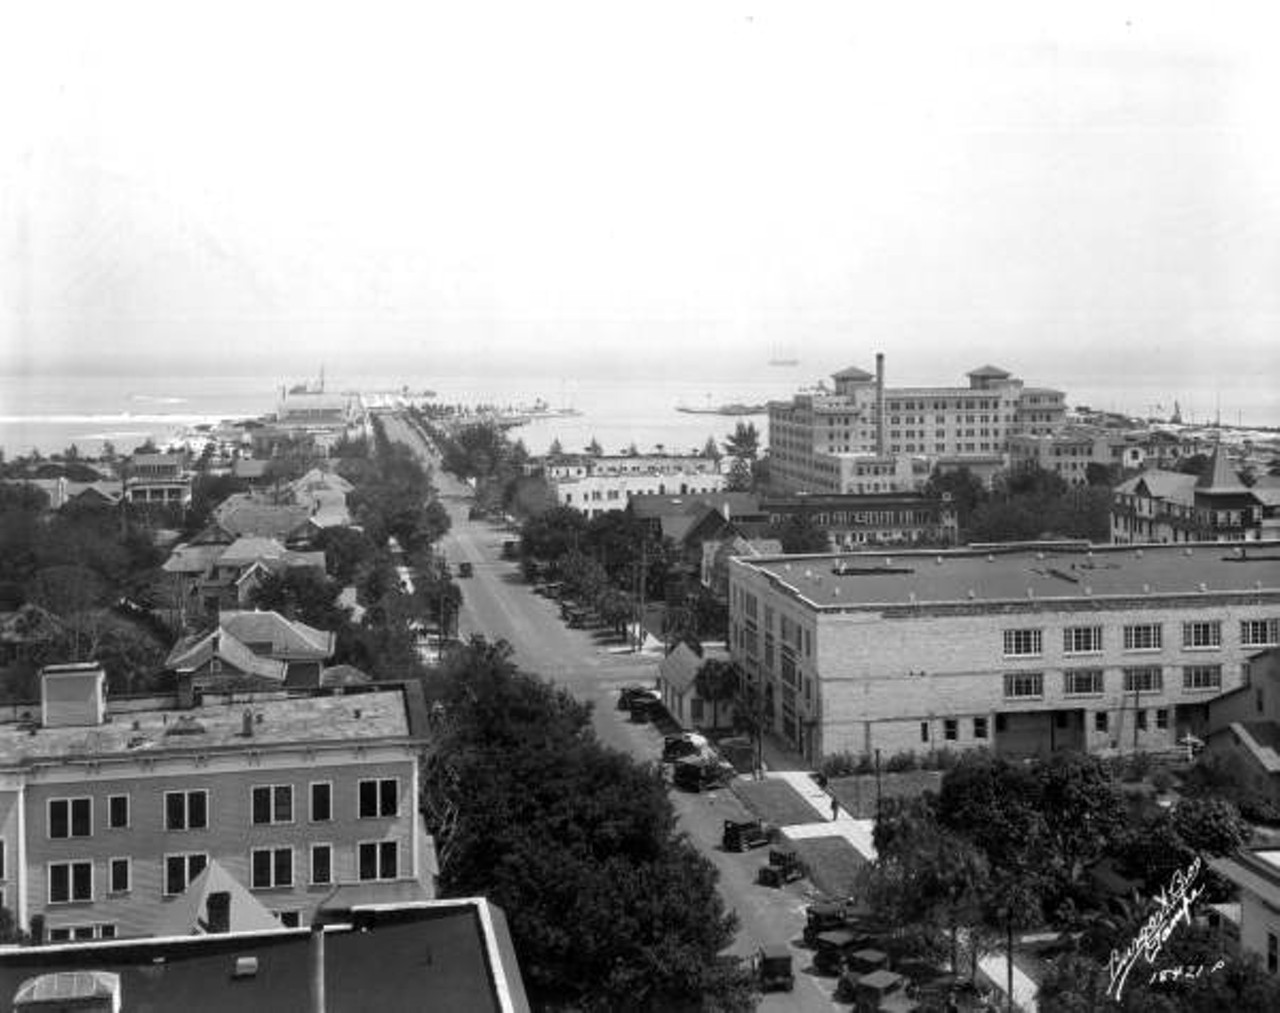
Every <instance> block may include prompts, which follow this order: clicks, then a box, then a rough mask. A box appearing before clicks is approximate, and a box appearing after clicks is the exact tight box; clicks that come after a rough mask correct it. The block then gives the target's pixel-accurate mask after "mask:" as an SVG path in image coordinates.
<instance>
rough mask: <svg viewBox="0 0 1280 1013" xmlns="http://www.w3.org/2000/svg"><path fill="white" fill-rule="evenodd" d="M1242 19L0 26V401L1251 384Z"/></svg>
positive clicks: (276, 19) (732, 17)
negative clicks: (1113, 380)
mask: <svg viewBox="0 0 1280 1013" xmlns="http://www.w3.org/2000/svg"><path fill="white" fill-rule="evenodd" d="M1268 7H1269V5H1263V4H1251V5H1239V6H1233V5H1231V4H1215V5H1213V7H1212V12H1211V13H1210V9H1209V8H1208V7H1206V6H1205V5H1204V4H1203V3H1179V2H1150V3H1146V2H1144V3H1125V2H1110V3H1087V2H1086V3H1071V4H1064V3H1060V2H1058V3H1044V4H1037V3H1028V2H1023V3H1007V4H1006V3H1000V4H997V3H985V4H984V3H981V2H978V3H973V2H967V3H964V4H956V3H895V4H881V3H876V4H872V3H865V2H853V0H843V2H830V3H828V2H813V3H806V2H803V0H784V2H780V3H763V2H736V3H720V2H714V0H708V2H691V0H682V2H675V3H667V2H663V0H650V2H644V3H610V2H607V0H593V2H587V3H572V4H570V3H557V2H554V0H539V2H536V3H528V2H524V3H486V2H484V0H467V2H465V3H458V2H451V3H440V4H430V3H418V4H403V5H380V4H377V3H369V2H361V3H358V4H357V3H350V4H341V5H325V4H322V3H310V4H305V5H304V4H300V3H285V4H271V3H262V2H259V3H244V4H241V3H234V2H232V3H222V4H218V5H183V4H173V3H157V4H137V3H128V2H122V0H113V2H112V3H110V4H102V3H89V4H60V3H56V2H55V3H40V4H23V5H17V4H15V5H13V6H12V7H10V8H8V9H7V10H6V17H5V19H4V20H5V24H6V28H5V30H4V32H3V33H2V36H0V375H15V374H16V375H24V374H25V375H30V374H37V373H42V374H48V373H58V372H91V373H111V372H113V371H118V372H121V373H129V372H132V371H137V370H139V369H153V370H155V371H157V372H172V371H173V370H174V369H175V368H178V369H192V368H194V369H209V370H214V369H216V370H219V371H221V372H244V373H245V374H246V375H252V374H254V373H257V372H260V371H263V370H269V369H280V368H292V369H293V371H294V373H295V375H296V374H307V375H310V374H313V373H314V372H315V369H316V368H317V364H318V363H324V364H325V365H326V366H327V368H329V369H330V371H331V372H334V371H341V370H348V371H351V370H355V369H360V368H365V367H367V368H370V369H376V370H377V371H379V372H386V371H392V370H395V369H396V368H397V367H398V366H399V365H400V364H401V363H412V364H413V366H414V368H415V371H416V372H417V373H419V374H420V373H422V372H423V371H424V370H426V371H431V370H435V371H438V372H439V373H441V374H454V375H474V374H475V373H476V372H477V371H499V372H503V373H505V374H509V375H513V376H519V375H522V374H523V373H530V374H537V375H546V376H566V375H567V376H576V377H587V376H593V375H611V374H616V373H617V372H618V371H649V372H651V373H653V375H655V376H662V375H688V374H690V373H693V374H698V373H704V374H709V373H712V372H715V373H719V374H723V375H726V376H732V375H743V376H746V375H750V374H751V373H752V372H753V371H755V372H757V373H758V372H759V371H761V370H762V369H765V368H767V367H766V366H765V362H766V360H767V359H768V358H769V357H770V356H771V355H776V354H784V355H796V356H798V357H799V358H801V359H802V360H803V362H804V364H805V367H806V374H807V375H810V376H811V378H816V377H817V376H819V375H822V374H823V373H824V372H829V371H830V370H831V369H835V368H840V367H841V366H844V365H848V364H850V363H858V364H861V365H863V366H864V367H867V366H870V365H871V364H872V362H873V359H874V354H875V352H876V351H884V352H886V354H887V356H888V358H889V361H890V363H891V364H892V367H893V380H894V381H895V382H899V383H904V384H905V383H908V382H937V383H954V382H956V381H957V380H958V378H959V376H960V374H961V373H963V372H964V371H965V370H967V369H970V368H973V367H974V366H976V365H979V364H981V363H983V362H988V361H994V362H997V363H998V364H1001V365H1003V366H1004V367H1005V368H1009V369H1012V370H1013V371H1014V372H1016V373H1017V374H1018V375H1020V376H1023V377H1024V378H1026V379H1027V380H1028V381H1030V382H1052V383H1056V384H1059V385H1072V384H1074V385H1076V386H1078V385H1079V382H1080V378H1088V377H1091V376H1092V377H1096V376H1097V375H1098V373H1099V371H1108V372H1109V373H1110V374H1112V375H1115V374H1122V375H1125V376H1132V377H1134V378H1138V377H1141V378H1142V380H1143V382H1145V383H1157V384H1158V383H1160V382H1163V381H1165V380H1168V382H1170V383H1180V382H1183V381H1185V380H1186V379H1187V377H1189V376H1197V377H1199V378H1200V379H1201V381H1202V386H1205V385H1209V386H1215V387H1216V388H1217V389H1226V390H1228V391H1229V390H1230V389H1231V388H1232V387H1233V386H1235V385H1246V386H1247V385H1250V384H1252V385H1255V386H1256V385H1258V384H1260V383H1264V382H1271V381H1272V379H1273V378H1274V377H1276V376H1277V375H1278V374H1280V368H1278V367H1280V341H1278V340H1277V338H1276V332H1277V322H1278V320H1280V284H1278V281H1280V130H1277V129H1276V122H1277V120H1276V114H1275V110H1274V97H1275V96H1276V95H1278V94H1280V61H1276V60H1275V58H1274V52H1273V49H1274V39H1275V38H1276V34H1275V32H1274V29H1275V27H1276V25H1275V24H1272V23H1270V22H1271V21H1274V20H1276V19H1277V17H1280V16H1273V15H1267V14H1265V13H1260V12H1265V11H1266V10H1267V9H1268ZM810 366H812V369H810V368H809V367H810ZM1255 393H1256V392H1255ZM1277 415H1280V411H1278V412H1277Z"/></svg>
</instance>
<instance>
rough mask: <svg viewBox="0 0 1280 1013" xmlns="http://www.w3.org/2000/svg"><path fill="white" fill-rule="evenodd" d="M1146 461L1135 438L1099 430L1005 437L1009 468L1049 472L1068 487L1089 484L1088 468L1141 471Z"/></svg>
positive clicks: (1080, 427)
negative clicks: (1007, 438)
mask: <svg viewBox="0 0 1280 1013" xmlns="http://www.w3.org/2000/svg"><path fill="white" fill-rule="evenodd" d="M1145 461H1146V451H1145V450H1144V448H1143V445H1142V440H1141V438H1140V437H1139V436H1137V435H1136V434H1131V433H1124V432H1118V431H1116V430H1114V429H1107V428H1105V427H1102V426H1092V425H1079V424H1077V425H1067V426H1064V427H1063V428H1062V429H1060V430H1058V431H1056V432H1051V433H1040V434H1031V433H1017V434H1014V435H1012V436H1010V437H1009V464H1010V466H1011V467H1014V468H1017V467H1019V466H1023V467H1026V466H1035V467H1037V468H1040V469H1042V470H1044V471H1051V472H1053V473H1054V474H1056V475H1059V476H1061V477H1062V479H1063V480H1064V481H1065V482H1066V483H1067V484H1068V485H1076V486H1083V485H1087V484H1088V482H1089V465H1091V464H1093V465H1098V466H1099V467H1102V468H1106V469H1108V470H1109V469H1111V468H1119V469H1123V470H1132V469H1134V468H1141V467H1142V465H1143V463H1144V462H1145Z"/></svg>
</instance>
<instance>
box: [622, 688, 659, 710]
mask: <svg viewBox="0 0 1280 1013" xmlns="http://www.w3.org/2000/svg"><path fill="white" fill-rule="evenodd" d="M658 699H659V697H658V691H657V690H654V689H648V688H647V687H645V686H623V687H622V692H621V693H619V694H618V710H620V711H629V710H630V709H631V708H632V706H634V705H635V703H636V701H638V700H655V701H656V700H658Z"/></svg>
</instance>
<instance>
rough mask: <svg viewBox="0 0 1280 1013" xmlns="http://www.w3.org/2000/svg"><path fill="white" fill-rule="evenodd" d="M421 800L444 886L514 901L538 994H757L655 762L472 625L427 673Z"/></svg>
mask: <svg viewBox="0 0 1280 1013" xmlns="http://www.w3.org/2000/svg"><path fill="white" fill-rule="evenodd" d="M425 686H426V687H427V696H428V698H429V699H430V700H431V701H432V702H433V703H434V704H435V705H436V706H434V707H433V712H434V713H435V714H436V718H435V722H436V731H435V735H434V737H433V742H434V745H433V748H432V750H431V753H430V755H429V757H428V759H427V760H426V762H425V765H424V774H423V808H424V812H425V813H426V814H427V820H428V826H429V828H430V829H431V832H432V833H433V835H435V838H436V841H437V849H438V855H439V861H440V884H441V891H442V894H443V895H444V896H474V895H477V894H482V895H484V896H487V897H488V898H489V899H490V900H492V901H493V902H494V903H496V904H498V905H499V906H501V907H502V908H503V910H504V911H505V912H506V914H507V918H508V921H509V924H510V928H511V934H512V938H513V940H514V942H515V946H516V951H517V953H518V954H519V957H520V966H521V971H522V973H523V976H524V979H525V983H526V985H527V987H528V988H529V991H530V993H531V999H532V1000H533V1002H534V1004H535V1006H536V1007H538V1008H543V1009H579V1010H600V1011H605V1010H618V1009H628V1010H644V1011H654V1013H657V1011H663V1010H672V1009H689V1010H694V1009H701V1010H717V1011H724V1013H735V1011H746V1010H749V1009H752V1008H753V1007H754V997H753V994H752V986H751V981H750V977H749V975H748V972H747V969H746V968H745V966H744V965H743V964H742V962H741V961H740V960H739V959H738V958H735V957H727V956H723V955H722V951H723V950H724V949H725V948H726V947H727V946H728V945H729V944H730V943H731V942H732V940H733V935H734V932H735V930H736V917H735V916H734V915H733V914H732V913H731V912H729V911H727V910H726V909H725V906H724V902H723V901H722V899H721V898H720V895H719V894H718V893H717V891H716V872H715V869H714V867H713V866H712V865H711V863H710V862H709V861H708V860H707V859H705V858H704V857H702V856H701V855H700V854H698V852H697V851H696V850H695V849H694V847H693V845H692V844H691V843H690V842H689V840H688V839H687V838H686V837H685V836H684V835H683V834H682V833H680V832H679V831H678V830H677V828H676V820H675V814H674V811H673V810H672V807H671V803H670V801H669V799H668V797H667V792H666V788H665V786H664V784H663V781H662V777H661V774H660V772H659V771H658V769H657V767H656V766H655V765H654V764H640V763H637V762H635V761H634V760H632V759H630V758H629V757H627V756H625V755H624V754H622V753H619V752H616V751H614V750H611V749H609V748H607V747H605V746H604V745H602V744H601V743H600V742H599V741H598V740H597V739H596V737H595V734H594V732H593V731H592V729H591V722H590V709H589V706H588V705H585V704H582V703H579V702H578V701H576V700H575V699H574V698H573V697H572V696H571V695H570V694H569V693H568V692H567V691H565V690H563V689H559V688H557V687H556V686H554V685H553V684H551V683H548V682H546V681H544V680H542V679H540V678H538V677H537V676H536V675H533V674H531V673H526V672H523V671H521V670H519V669H518V668H517V667H516V666H515V664H514V663H513V662H512V660H511V649H510V647H509V646H508V645H506V644H505V643H502V642H498V643H489V642H487V641H485V640H484V639H483V638H480V637H476V638H473V639H472V640H471V641H470V642H469V643H468V644H466V645H465V646H464V647H463V648H461V649H459V650H457V651H455V652H453V653H452V654H451V655H450V656H449V657H448V659H447V660H446V662H445V664H444V666H443V667H442V668H441V669H440V670H439V671H438V672H435V673H433V674H432V676H431V677H430V678H429V679H428V680H427V681H426V683H425Z"/></svg>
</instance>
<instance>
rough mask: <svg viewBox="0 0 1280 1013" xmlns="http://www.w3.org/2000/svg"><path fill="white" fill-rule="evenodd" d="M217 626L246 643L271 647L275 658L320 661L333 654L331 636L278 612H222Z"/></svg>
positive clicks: (324, 631) (332, 637)
mask: <svg viewBox="0 0 1280 1013" xmlns="http://www.w3.org/2000/svg"><path fill="white" fill-rule="evenodd" d="M218 625H219V627H220V628H221V629H222V630H224V631H225V632H227V633H229V634H231V636H233V637H235V638H236V639H237V640H242V641H244V642H245V643H246V644H268V643H269V644H271V654H272V655H273V656H276V657H289V658H292V659H295V660H298V659H302V658H316V659H319V660H324V659H325V658H328V657H329V656H330V655H332V654H333V643H334V635H333V634H332V633H330V632H328V631H327V630H318V629H316V628H315V627H314V626H308V625H307V624H306V623H300V622H297V621H291V620H289V619H286V618H285V617H284V616H282V615H280V613H279V612H257V611H255V612H223V613H222V614H221V615H220V616H219V617H218Z"/></svg>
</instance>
